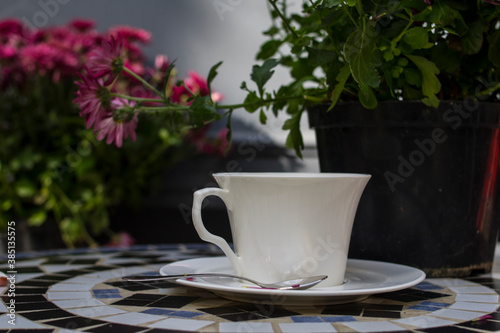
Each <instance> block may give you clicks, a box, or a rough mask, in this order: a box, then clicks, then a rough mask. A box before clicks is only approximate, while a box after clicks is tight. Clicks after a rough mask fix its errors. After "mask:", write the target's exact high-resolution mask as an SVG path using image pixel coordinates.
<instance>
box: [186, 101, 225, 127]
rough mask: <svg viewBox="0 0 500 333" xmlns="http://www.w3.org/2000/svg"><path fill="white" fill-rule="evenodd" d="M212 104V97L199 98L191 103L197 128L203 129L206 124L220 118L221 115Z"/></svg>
mask: <svg viewBox="0 0 500 333" xmlns="http://www.w3.org/2000/svg"><path fill="white" fill-rule="evenodd" d="M211 102H212V101H211V99H210V96H197V97H196V98H195V99H194V100H193V102H192V103H191V106H190V108H189V109H190V111H191V114H192V120H193V122H194V123H195V124H196V126H198V127H201V126H203V125H204V124H205V123H206V122H209V121H213V120H217V119H219V118H220V115H219V114H218V113H217V110H216V109H215V107H214V106H213V105H212V103H211Z"/></svg>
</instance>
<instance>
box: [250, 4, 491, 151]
mask: <svg viewBox="0 0 500 333" xmlns="http://www.w3.org/2000/svg"><path fill="white" fill-rule="evenodd" d="M268 2H269V4H270V13H271V17H272V19H273V23H272V26H271V27H270V28H268V29H267V30H266V31H265V32H264V35H265V36H267V37H268V40H267V41H265V42H264V43H263V44H262V46H261V49H260V50H259V51H258V53H257V59H258V60H263V61H264V63H263V65H262V66H259V65H255V66H254V68H253V72H252V75H251V78H252V80H253V81H254V82H255V83H256V85H257V88H258V90H257V92H256V91H252V90H249V89H248V88H247V87H246V84H245V85H244V86H243V88H244V89H245V90H247V91H248V96H247V98H246V100H245V103H244V105H243V106H244V107H245V108H246V110H247V111H249V112H255V111H256V110H258V109H261V112H263V110H267V109H272V112H273V113H274V114H277V113H278V112H279V111H280V110H286V112H287V113H288V114H290V119H289V120H288V121H287V122H286V123H285V125H284V128H283V129H285V130H288V131H290V134H289V136H288V139H287V145H289V146H292V147H294V148H295V150H296V151H297V153H298V154H299V155H300V150H301V149H302V147H303V143H302V138H301V135H300V128H299V126H298V124H299V120H300V116H301V114H302V112H303V111H304V109H305V108H306V107H307V105H310V104H311V103H331V107H330V109H334V106H335V104H336V103H338V102H346V101H360V102H361V103H362V104H363V105H364V106H365V107H366V108H368V109H371V108H375V107H376V106H377V104H378V101H381V100H406V99H411V100H421V101H422V102H423V103H425V104H427V105H431V106H434V107H436V106H437V105H438V104H439V101H440V100H447V99H448V100H450V99H452V100H461V99H464V98H470V97H472V98H480V99H481V100H489V101H495V102H498V101H500V93H499V90H500V83H499V82H500V60H499V59H500V6H496V5H493V4H491V3H486V2H484V1H482V0H478V1H467V0H459V1H448V0H434V1H431V2H432V5H430V6H428V5H426V3H425V2H424V0H403V1H388V0H349V1H340V0H309V1H304V2H303V6H302V12H301V13H289V12H288V6H287V1H286V0H268ZM277 64H279V65H281V66H283V67H285V68H287V69H288V70H289V71H290V74H291V77H292V80H291V82H289V83H287V84H284V85H282V86H281V87H280V88H279V89H278V91H277V92H272V93H268V92H267V91H266V87H265V84H266V82H267V81H268V80H269V79H270V78H271V76H272V74H273V71H274V68H275V67H276V65H277ZM260 117H261V121H263V120H264V121H265V119H266V117H265V116H264V115H262V113H261V115H260Z"/></svg>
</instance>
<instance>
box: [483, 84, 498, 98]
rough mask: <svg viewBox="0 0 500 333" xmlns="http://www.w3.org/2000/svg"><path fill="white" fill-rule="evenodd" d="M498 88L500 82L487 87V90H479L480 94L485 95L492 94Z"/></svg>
mask: <svg viewBox="0 0 500 333" xmlns="http://www.w3.org/2000/svg"><path fill="white" fill-rule="evenodd" d="M497 89H500V82H499V83H497V84H496V85H495V86H493V87H491V88H489V89H486V90H483V91H481V92H479V94H478V95H479V96H485V95H489V94H492V93H493V92H495V90H497Z"/></svg>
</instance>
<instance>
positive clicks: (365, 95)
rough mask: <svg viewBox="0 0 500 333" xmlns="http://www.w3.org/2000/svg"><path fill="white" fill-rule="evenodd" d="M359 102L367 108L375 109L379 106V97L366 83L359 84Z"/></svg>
mask: <svg viewBox="0 0 500 333" xmlns="http://www.w3.org/2000/svg"><path fill="white" fill-rule="evenodd" d="M358 98H359V102H360V103H361V104H362V105H363V106H364V107H365V108H367V109H374V108H376V107H377V97H376V96H375V93H374V92H373V90H372V88H370V87H369V86H366V85H361V84H360V85H359V94H358Z"/></svg>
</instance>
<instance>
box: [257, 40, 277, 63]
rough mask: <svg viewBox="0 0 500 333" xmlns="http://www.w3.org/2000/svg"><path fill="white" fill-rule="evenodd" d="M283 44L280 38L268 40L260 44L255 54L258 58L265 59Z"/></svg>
mask: <svg viewBox="0 0 500 333" xmlns="http://www.w3.org/2000/svg"><path fill="white" fill-rule="evenodd" d="M281 45H283V41H282V40H270V41H267V42H265V43H264V44H262V46H261V47H260V51H259V53H258V54H257V59H258V60H266V59H269V58H271V57H272V56H273V55H275V54H276V52H278V49H279V48H280V46H281Z"/></svg>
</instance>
